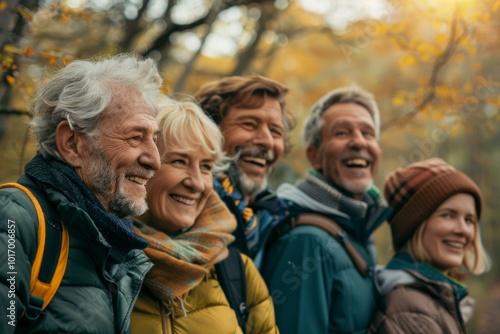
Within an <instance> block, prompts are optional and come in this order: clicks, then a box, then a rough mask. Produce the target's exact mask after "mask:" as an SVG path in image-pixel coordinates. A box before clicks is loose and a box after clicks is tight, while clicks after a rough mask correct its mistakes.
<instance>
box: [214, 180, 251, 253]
mask: <svg viewBox="0 0 500 334" xmlns="http://www.w3.org/2000/svg"><path fill="white" fill-rule="evenodd" d="M234 179H237V178H235V177H230V175H227V174H221V175H219V180H220V182H221V185H222V188H223V189H224V191H225V192H226V193H227V195H228V196H229V197H231V199H232V200H233V202H234V204H235V206H236V207H237V208H238V214H239V215H240V216H241V217H242V218H243V221H244V222H245V238H246V241H247V245H248V248H249V249H253V247H255V245H257V244H258V242H259V233H258V232H259V231H258V229H257V218H256V217H255V214H254V211H253V210H252V209H251V208H250V207H248V206H247V205H248V204H247V202H245V200H244V199H243V194H242V193H241V192H240V191H239V190H238V189H237V183H236V182H234V181H233V180H234Z"/></svg>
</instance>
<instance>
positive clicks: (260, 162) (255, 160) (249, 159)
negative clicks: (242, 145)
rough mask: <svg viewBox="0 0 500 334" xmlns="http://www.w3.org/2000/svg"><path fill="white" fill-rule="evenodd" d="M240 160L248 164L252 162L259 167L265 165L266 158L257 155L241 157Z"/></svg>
mask: <svg viewBox="0 0 500 334" xmlns="http://www.w3.org/2000/svg"><path fill="white" fill-rule="evenodd" d="M241 160H243V161H245V162H248V163H250V164H254V165H256V166H259V167H266V165H267V160H266V159H264V158H257V157H250V156H248V157H243V158H241Z"/></svg>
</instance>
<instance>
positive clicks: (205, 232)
mask: <svg viewBox="0 0 500 334" xmlns="http://www.w3.org/2000/svg"><path fill="white" fill-rule="evenodd" d="M135 227H136V232H137V233H138V234H139V235H141V236H142V237H144V238H146V239H147V240H148V241H149V246H148V247H147V248H146V249H145V250H144V251H145V252H146V255H147V256H148V257H149V258H150V259H151V261H152V262H153V264H154V266H153V268H152V269H151V270H150V271H149V273H148V274H147V275H146V279H145V281H144V285H145V286H147V287H148V288H149V289H150V290H151V292H152V293H153V294H154V295H155V296H156V297H157V298H159V299H160V300H161V301H163V302H166V303H170V302H171V301H172V300H173V299H179V300H181V301H182V298H183V296H184V295H185V294H186V293H187V292H189V290H191V289H193V288H194V287H195V286H197V285H198V284H199V283H200V282H201V280H202V279H203V277H204V276H205V275H206V274H207V273H208V272H209V270H210V269H211V268H212V267H213V266H214V265H215V264H216V263H218V262H220V261H222V260H223V259H225V258H226V257H227V255H228V249H227V245H228V244H229V243H231V242H232V241H233V240H234V237H233V236H232V235H231V232H232V231H234V229H235V228H236V220H235V218H234V216H233V215H232V214H231V212H229V210H228V209H227V207H226V206H225V204H224V203H223V202H222V200H221V199H220V198H219V196H218V195H217V193H216V192H215V191H213V190H212V191H211V192H210V194H209V195H208V198H207V202H206V204H205V207H204V208H203V209H202V211H201V213H200V215H199V216H198V218H197V219H196V221H195V222H194V224H193V226H192V227H191V228H190V229H188V230H187V231H184V232H182V233H180V234H175V235H167V234H165V233H163V232H159V231H157V230H155V229H153V228H151V227H149V226H147V225H145V224H144V223H141V222H139V221H135Z"/></svg>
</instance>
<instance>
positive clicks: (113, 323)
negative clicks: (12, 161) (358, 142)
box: [0, 185, 152, 334]
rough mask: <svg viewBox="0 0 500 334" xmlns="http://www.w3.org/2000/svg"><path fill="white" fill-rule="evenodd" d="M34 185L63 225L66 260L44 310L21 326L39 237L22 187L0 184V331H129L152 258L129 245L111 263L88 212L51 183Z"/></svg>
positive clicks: (31, 209) (34, 215) (105, 245)
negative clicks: (119, 258) (66, 237)
mask: <svg viewBox="0 0 500 334" xmlns="http://www.w3.org/2000/svg"><path fill="white" fill-rule="evenodd" d="M35 187H38V189H39V190H41V191H42V193H45V194H46V196H47V199H48V200H49V202H50V203H51V204H52V205H53V206H54V208H56V211H57V212H58V214H59V217H60V219H61V220H62V222H63V223H64V224H65V226H66V227H67V228H68V231H69V235H70V249H69V258H68V264H67V267H66V271H65V274H64V277H63V280H62V282H61V286H60V287H59V289H58V291H57V293H56V295H55V296H54V298H53V299H52V301H51V302H50V304H49V305H48V306H47V308H46V309H45V311H44V313H43V314H41V315H40V317H39V319H38V320H37V321H35V322H34V323H31V324H30V327H29V328H23V325H21V324H22V323H23V322H24V321H25V320H26V318H25V317H23V315H24V313H25V310H26V305H27V304H28V301H29V295H30V293H29V290H30V276H31V264H32V262H33V260H34V258H35V252H36V250H37V243H38V232H37V231H38V219H37V218H36V212H35V211H34V209H33V208H32V206H31V205H29V202H30V201H29V200H28V198H27V197H26V196H25V195H24V193H22V192H21V191H20V190H17V189H11V188H9V189H4V190H1V191H0V203H1V207H0V222H1V223H0V247H1V249H3V250H4V251H2V254H4V255H3V259H1V260H0V278H1V284H0V295H1V296H2V297H1V298H0V301H1V310H0V316H1V318H2V321H1V322H0V332H1V333H6V334H7V333H14V332H15V333H24V332H26V333H128V332H129V330H130V313H131V311H132V308H133V305H134V303H135V300H136V298H137V295H138V294H139V291H140V289H141V286H142V282H143V279H144V276H145V275H146V273H147V272H148V271H149V269H150V268H151V266H152V264H151V262H150V261H149V259H148V258H147V257H146V255H145V254H144V252H143V251H142V250H132V251H130V252H129V253H128V254H127V256H126V258H125V260H124V261H123V262H122V263H119V264H117V263H110V262H111V261H109V260H108V254H109V251H110V248H109V245H108V244H107V243H106V241H105V240H104V238H103V236H102V235H101V234H100V233H99V231H98V230H97V228H96V227H95V225H94V223H93V222H92V221H91V220H90V218H89V216H88V215H87V214H86V213H85V212H84V211H83V210H81V209H80V208H78V207H77V205H75V203H71V202H69V201H68V200H67V198H66V197H65V196H63V195H62V194H60V193H59V192H57V191H55V190H54V189H53V188H45V189H43V190H42V189H40V188H39V186H38V185H35ZM8 222H9V223H8ZM8 226H10V228H8ZM9 229H10V231H9ZM11 232H13V233H11ZM10 244H13V245H14V246H9V245H10ZM9 247H10V248H11V249H12V250H13V251H14V252H15V253H12V254H10V255H11V256H13V258H11V260H14V264H13V266H14V267H8V261H7V249H8V248H9ZM46 247H50V245H46ZM10 265H12V261H10ZM7 279H9V281H7ZM11 283H13V284H11ZM11 304H13V305H15V311H13V312H11V311H10V310H8V307H10V305H11ZM20 320H21V324H20Z"/></svg>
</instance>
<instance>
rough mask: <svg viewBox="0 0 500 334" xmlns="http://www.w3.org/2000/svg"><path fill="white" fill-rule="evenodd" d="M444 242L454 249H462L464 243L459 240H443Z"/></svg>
mask: <svg viewBox="0 0 500 334" xmlns="http://www.w3.org/2000/svg"><path fill="white" fill-rule="evenodd" d="M444 243H445V244H446V245H447V246H449V247H451V248H456V249H463V248H464V247H465V244H464V243H463V242H460V241H447V240H445V241H444Z"/></svg>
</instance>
